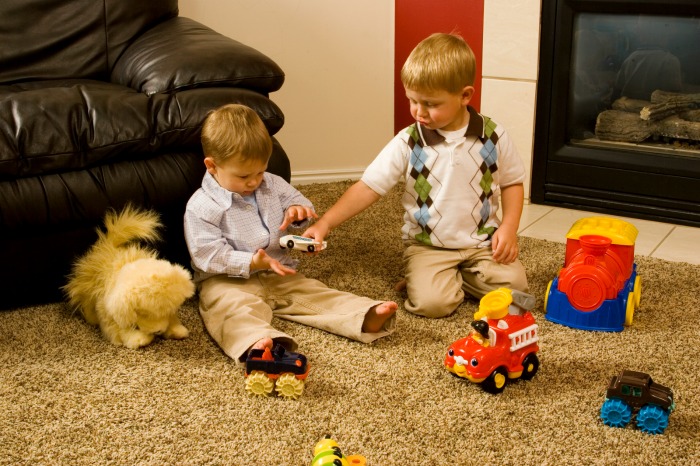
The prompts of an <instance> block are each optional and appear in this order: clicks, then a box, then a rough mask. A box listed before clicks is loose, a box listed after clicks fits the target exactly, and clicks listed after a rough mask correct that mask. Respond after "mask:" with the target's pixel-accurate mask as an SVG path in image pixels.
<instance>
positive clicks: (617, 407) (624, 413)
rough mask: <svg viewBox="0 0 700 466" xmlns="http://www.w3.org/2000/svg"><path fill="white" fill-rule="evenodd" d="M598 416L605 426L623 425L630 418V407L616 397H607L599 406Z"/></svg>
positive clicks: (627, 422)
mask: <svg viewBox="0 0 700 466" xmlns="http://www.w3.org/2000/svg"><path fill="white" fill-rule="evenodd" d="M600 418H601V419H602V420H603V423H604V424H605V425H606V426H610V427H625V426H626V425H627V424H629V422H630V419H632V408H630V407H629V405H628V404H627V403H625V402H624V401H622V400H618V399H617V398H611V399H607V400H605V403H603V406H602V407H601V408H600Z"/></svg>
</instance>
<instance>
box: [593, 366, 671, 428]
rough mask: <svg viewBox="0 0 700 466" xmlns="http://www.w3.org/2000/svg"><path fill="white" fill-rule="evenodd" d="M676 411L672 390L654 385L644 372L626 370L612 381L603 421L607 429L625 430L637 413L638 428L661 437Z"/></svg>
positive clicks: (602, 412) (601, 410)
mask: <svg viewBox="0 0 700 466" xmlns="http://www.w3.org/2000/svg"><path fill="white" fill-rule="evenodd" d="M674 408H675V403H674V402H673V391H671V389H670V388H668V387H665V386H663V385H661V384H658V383H656V382H654V381H653V380H652V379H651V376H650V375H649V374H645V373H644V372H635V371H629V370H623V371H622V372H621V373H620V374H619V375H615V376H613V377H612V379H611V380H610V385H608V390H607V392H606V399H605V402H604V403H603V406H602V407H601V408H600V418H601V419H602V420H603V423H605V425H608V426H611V427H625V426H626V425H627V424H629V422H630V421H631V420H632V416H633V414H635V413H636V416H635V423H636V424H637V428H639V429H640V430H641V431H642V432H646V433H648V434H662V433H663V432H664V430H666V427H667V426H668V417H669V415H670V414H671V411H673V409H674Z"/></svg>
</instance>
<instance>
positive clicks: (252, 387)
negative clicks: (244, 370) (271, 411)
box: [245, 371, 275, 396]
mask: <svg viewBox="0 0 700 466" xmlns="http://www.w3.org/2000/svg"><path fill="white" fill-rule="evenodd" d="M274 386H275V383H274V382H273V381H272V379H270V378H269V377H268V376H267V374H266V373H265V372H263V371H253V372H251V373H250V374H248V378H246V380H245V389H246V390H248V393H250V394H252V395H263V396H267V395H269V394H271V393H272V389H273V388H274Z"/></svg>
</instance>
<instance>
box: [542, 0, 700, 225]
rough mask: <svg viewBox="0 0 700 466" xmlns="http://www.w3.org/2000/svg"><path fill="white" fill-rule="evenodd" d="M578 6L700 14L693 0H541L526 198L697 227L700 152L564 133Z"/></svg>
mask: <svg viewBox="0 0 700 466" xmlns="http://www.w3.org/2000/svg"><path fill="white" fill-rule="evenodd" d="M578 13H606V14H607V13H611V14H626V15H629V14H637V13H639V14H653V15H661V16H663V15H667V16H693V17H700V4H699V3H698V1H697V0H665V1H659V0H578V1H574V0H543V2H542V16H541V32H540V68H539V77H538V85H537V104H536V110H537V111H536V116H535V134H534V152H533V165H532V180H531V196H530V198H531V201H532V202H533V203H534V204H544V205H550V206H559V207H566V208H573V209H580V210H587V211H593V212H600V213H603V214H612V215H620V216H626V217H635V218H643V219H650V220H656V221H661V222H667V223H676V224H683V225H691V226H700V153H698V155H684V156H679V155H673V154H669V153H668V152H666V151H663V150H659V151H655V150H654V149H650V150H637V149H636V148H633V150H630V147H629V146H628V147H616V146H615V145H610V146H597V145H596V146H594V147H591V146H588V145H581V144H575V143H570V142H569V141H567V137H566V130H567V129H566V125H567V121H566V115H567V114H568V113H567V108H566V107H567V106H568V95H569V85H570V84H569V79H570V77H569V73H570V64H571V58H572V57H571V55H572V54H571V46H572V31H573V26H574V19H575V17H576V14H578Z"/></svg>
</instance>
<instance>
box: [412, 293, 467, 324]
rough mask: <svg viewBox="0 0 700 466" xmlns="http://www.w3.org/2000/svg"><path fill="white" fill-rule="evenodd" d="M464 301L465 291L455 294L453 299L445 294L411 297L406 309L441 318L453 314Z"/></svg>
mask: <svg viewBox="0 0 700 466" xmlns="http://www.w3.org/2000/svg"><path fill="white" fill-rule="evenodd" d="M462 301H464V294H463V293H461V294H458V295H456V296H454V297H453V299H450V300H447V299H445V298H444V296H442V297H441V296H433V297H429V298H427V299H426V297H421V298H418V299H412V297H409V298H408V299H407V300H406V303H405V307H406V310H407V311H409V312H410V313H412V314H416V315H419V316H423V317H429V318H432V319H439V318H441V317H447V316H449V315H450V314H452V313H453V312H454V311H455V309H457V307H458V306H459V305H460V304H461V303H462Z"/></svg>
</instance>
